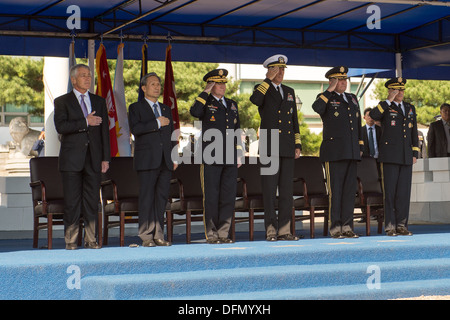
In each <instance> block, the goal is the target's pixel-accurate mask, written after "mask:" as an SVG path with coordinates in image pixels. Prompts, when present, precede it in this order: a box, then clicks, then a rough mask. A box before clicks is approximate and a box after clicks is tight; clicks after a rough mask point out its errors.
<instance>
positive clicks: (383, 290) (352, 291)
mask: <svg viewBox="0 0 450 320" xmlns="http://www.w3.org/2000/svg"><path fill="white" fill-rule="evenodd" d="M449 294H450V279H449V278H446V279H435V280H429V279H428V280H415V281H400V282H387V283H382V284H381V286H380V289H370V290H369V289H368V288H367V286H366V284H355V285H345V286H323V287H311V288H301V289H280V290H264V291H247V292H237V293H226V294H213V295H201V296H182V297H177V298H170V299H173V300H176V299H178V300H273V299H276V300H389V299H402V298H410V297H420V296H436V295H449Z"/></svg>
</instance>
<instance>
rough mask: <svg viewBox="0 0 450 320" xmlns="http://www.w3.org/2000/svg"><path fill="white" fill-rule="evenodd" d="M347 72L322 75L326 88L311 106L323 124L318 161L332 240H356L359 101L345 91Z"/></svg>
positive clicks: (335, 70)
mask: <svg viewBox="0 0 450 320" xmlns="http://www.w3.org/2000/svg"><path fill="white" fill-rule="evenodd" d="M347 72H348V68H347V67H344V66H340V67H334V68H332V69H330V70H329V71H328V72H327V73H326V74H325V77H326V78H327V79H328V80H329V86H328V88H327V90H325V91H324V92H323V93H321V94H319V95H318V96H317V99H316V101H315V102H314V103H313V105H312V107H313V109H314V111H315V112H317V113H318V114H319V115H320V117H321V118H322V122H323V132H322V135H323V140H322V144H321V146H320V160H321V161H322V162H323V163H324V165H325V172H326V178H327V184H328V190H329V191H328V193H329V216H330V220H331V224H330V235H331V237H333V238H357V237H358V235H357V234H355V233H354V232H353V210H354V206H355V196H356V183H357V178H356V166H357V161H359V160H361V155H362V150H363V146H364V142H363V138H362V128H361V110H360V108H359V104H358V100H357V99H356V96H355V95H354V94H352V93H347V92H345V90H346V88H347Z"/></svg>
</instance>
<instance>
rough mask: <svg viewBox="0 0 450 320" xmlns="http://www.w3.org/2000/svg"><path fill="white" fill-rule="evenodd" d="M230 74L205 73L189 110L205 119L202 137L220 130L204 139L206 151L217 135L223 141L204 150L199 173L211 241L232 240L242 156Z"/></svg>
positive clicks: (205, 218)
mask: <svg viewBox="0 0 450 320" xmlns="http://www.w3.org/2000/svg"><path fill="white" fill-rule="evenodd" d="M227 75H228V71H227V70H226V69H215V70H212V71H210V72H208V73H207V74H206V75H205V76H204V77H203V81H205V82H206V87H205V90H204V91H203V92H202V93H200V95H199V96H198V97H197V99H196V100H195V102H194V104H193V105H192V107H191V110H190V112H191V115H192V116H194V117H196V118H199V119H200V120H201V121H202V138H201V139H202V140H203V137H204V136H205V135H209V134H211V133H212V132H215V133H216V134H217V137H215V138H214V139H211V140H212V141H205V140H203V141H202V149H203V151H205V150H206V149H207V148H208V149H209V150H211V149H210V148H209V147H208V146H210V145H211V144H212V143H214V144H217V141H216V139H220V140H221V141H222V145H218V148H214V150H211V151H212V152H211V154H207V153H205V152H203V157H202V159H203V164H202V166H201V173H200V175H201V179H202V189H203V203H204V210H203V215H204V217H203V221H204V224H205V236H206V241H207V242H208V243H211V244H215V243H232V242H233V241H232V240H231V238H230V227H231V220H232V218H233V213H234V204H235V200H236V181H237V173H238V167H239V166H240V157H241V156H242V144H241V133H240V127H241V125H240V121H239V112H238V106H237V103H236V102H235V101H234V100H231V99H228V98H225V91H226V83H227ZM210 130H212V131H210ZM236 132H237V133H236ZM219 135H220V136H219ZM227 137H233V139H232V140H231V139H229V138H227ZM238 153H239V154H238Z"/></svg>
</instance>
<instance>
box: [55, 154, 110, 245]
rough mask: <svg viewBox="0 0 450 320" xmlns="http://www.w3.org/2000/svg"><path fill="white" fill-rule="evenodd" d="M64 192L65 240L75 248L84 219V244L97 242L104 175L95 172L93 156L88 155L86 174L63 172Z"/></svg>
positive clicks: (83, 172) (85, 164)
mask: <svg viewBox="0 0 450 320" xmlns="http://www.w3.org/2000/svg"><path fill="white" fill-rule="evenodd" d="M61 175H62V181H63V191H64V240H65V242H66V244H75V243H76V242H77V239H78V232H79V224H80V217H83V218H84V230H85V234H84V241H85V242H94V241H96V231H97V228H96V227H97V223H98V206H99V201H100V181H101V173H100V172H95V171H94V169H93V168H92V162H91V153H90V151H89V148H88V151H87V153H86V158H85V161H84V168H83V170H82V171H62V172H61Z"/></svg>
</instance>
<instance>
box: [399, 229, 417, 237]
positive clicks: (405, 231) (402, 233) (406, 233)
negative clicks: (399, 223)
mask: <svg viewBox="0 0 450 320" xmlns="http://www.w3.org/2000/svg"><path fill="white" fill-rule="evenodd" d="M397 234H398V235H400V236H412V235H413V233H412V232H411V231H409V230H408V229H406V228H405V227H398V228H397Z"/></svg>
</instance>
